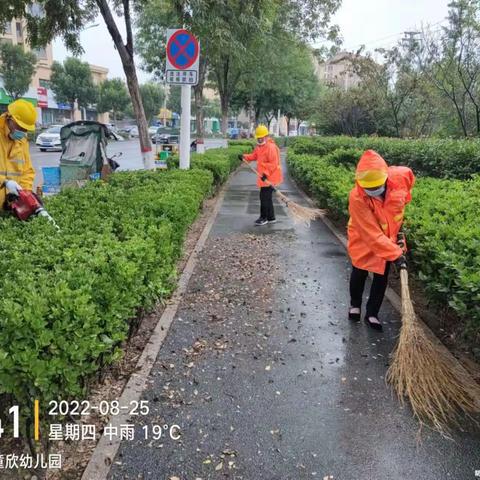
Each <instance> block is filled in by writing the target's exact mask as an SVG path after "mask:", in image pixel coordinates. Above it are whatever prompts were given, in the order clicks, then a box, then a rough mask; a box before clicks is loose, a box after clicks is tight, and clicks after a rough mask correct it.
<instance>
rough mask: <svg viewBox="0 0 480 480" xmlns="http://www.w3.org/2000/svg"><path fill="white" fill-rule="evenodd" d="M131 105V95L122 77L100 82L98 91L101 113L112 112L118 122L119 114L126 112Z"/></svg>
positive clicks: (98, 107) (98, 104)
mask: <svg viewBox="0 0 480 480" xmlns="http://www.w3.org/2000/svg"><path fill="white" fill-rule="evenodd" d="M129 105H130V96H129V94H128V90H127V88H126V86H125V82H124V81H123V80H122V79H121V78H112V79H111V80H109V79H108V80H105V81H104V82H102V83H101V84H100V88H99V91H98V102H97V110H98V111H99V112H100V113H103V112H112V115H113V121H114V122H115V123H116V122H117V115H118V114H119V113H125V111H126V110H127V108H128V106H129Z"/></svg>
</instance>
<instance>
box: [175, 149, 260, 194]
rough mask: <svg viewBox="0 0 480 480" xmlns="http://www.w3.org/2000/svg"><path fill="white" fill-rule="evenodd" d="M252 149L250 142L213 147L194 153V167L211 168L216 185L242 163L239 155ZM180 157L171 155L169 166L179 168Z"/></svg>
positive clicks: (222, 181)
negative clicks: (201, 152)
mask: <svg viewBox="0 0 480 480" xmlns="http://www.w3.org/2000/svg"><path fill="white" fill-rule="evenodd" d="M249 151H251V145H250V144H238V145H237V144H233V145H231V146H230V147H229V148H228V149H225V148H212V149H210V150H207V151H206V152H205V153H203V154H200V153H193V154H192V155H191V158H190V167H191V168H192V169H203V170H210V171H211V172H212V173H213V178H214V182H215V184H216V185H220V184H222V183H224V182H225V181H226V180H227V178H228V176H229V175H230V173H231V172H232V171H233V170H235V169H236V168H237V167H238V166H239V165H240V160H239V158H238V156H239V155H240V154H241V153H246V152H249ZM178 163H179V158H178V156H177V155H175V156H172V157H169V159H168V161H167V165H168V168H170V169H175V168H178Z"/></svg>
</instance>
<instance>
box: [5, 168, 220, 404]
mask: <svg viewBox="0 0 480 480" xmlns="http://www.w3.org/2000/svg"><path fill="white" fill-rule="evenodd" d="M212 186H213V175H212V173H211V172H208V171H205V170H191V171H159V172H128V173H117V174H114V175H113V176H112V178H111V182H110V183H109V184H105V183H103V182H90V183H89V184H88V185H87V186H86V187H85V188H82V189H71V190H66V191H64V192H62V193H60V194H59V195H57V196H55V197H53V198H51V199H48V200H47V202H46V203H47V205H46V206H47V208H48V210H49V211H50V213H51V214H52V216H53V217H54V218H55V220H56V221H57V223H58V225H59V226H60V228H61V230H60V231H59V232H58V231H56V230H55V229H54V228H53V227H52V225H51V224H50V223H48V221H46V220H45V219H43V218H37V219H34V220H32V221H29V222H19V221H17V220H15V219H13V218H10V217H6V218H2V219H0V252H1V256H0V268H1V270H2V275H1V277H0V293H1V300H0V324H1V325H0V328H1V331H2V334H1V335H0V359H1V362H0V393H2V394H11V395H12V396H13V399H14V401H15V402H18V403H19V404H20V405H29V406H30V405H31V404H32V399H33V398H37V399H40V401H41V402H42V403H43V404H45V402H48V401H49V400H50V399H58V398H66V399H68V398H72V397H76V398H81V397H82V396H83V395H84V394H85V389H86V385H87V382H88V379H89V377H90V376H91V375H92V374H93V373H94V372H96V371H97V370H98V369H99V368H100V367H101V366H102V365H104V364H107V363H111V362H113V361H114V360H116V359H118V358H119V356H120V355H121V350H120V345H121V342H123V341H124V340H125V339H126V337H127V335H128V331H129V320H130V319H133V318H134V317H135V316H136V314H137V312H138V309H139V308H140V307H150V306H152V305H153V303H154V302H155V301H156V300H157V299H158V298H160V297H165V296H166V295H168V294H169V293H170V292H171V291H172V289H173V287H174V283H175V275H176V260H177V259H178V257H179V255H180V253H181V249H182V244H183V239H184V236H185V233H186V231H187V228H188V226H189V225H190V224H191V223H192V222H193V220H194V219H195V217H196V216H197V213H198V211H199V208H200V206H201V204H202V201H203V199H204V198H205V197H206V196H208V195H209V194H210V192H211V191H212ZM25 411H27V410H26V409H25Z"/></svg>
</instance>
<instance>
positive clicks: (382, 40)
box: [343, 18, 448, 51]
mask: <svg viewBox="0 0 480 480" xmlns="http://www.w3.org/2000/svg"><path fill="white" fill-rule="evenodd" d="M447 20H448V19H446V18H444V19H443V20H440V21H439V22H436V23H434V24H432V25H429V27H430V28H431V27H436V26H437V25H440V24H442V23H444V22H445V21H447ZM439 30H440V29H435V30H434V31H439ZM406 33H411V32H406V31H405V30H404V31H403V32H398V33H394V34H391V35H388V36H386V37H382V38H377V39H374V40H370V41H368V42H362V43H358V44H356V45H350V46H348V47H347V46H343V49H344V50H348V51H353V50H356V49H358V48H360V47H362V46H365V47H366V46H371V45H375V44H378V43H382V42H384V41H385V40H388V39H390V38H392V39H393V38H394V40H392V41H390V42H387V44H388V45H390V44H392V43H396V42H397V38H398V37H400V36H403V35H405V34H406Z"/></svg>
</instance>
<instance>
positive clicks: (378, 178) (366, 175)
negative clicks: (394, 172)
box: [355, 170, 388, 188]
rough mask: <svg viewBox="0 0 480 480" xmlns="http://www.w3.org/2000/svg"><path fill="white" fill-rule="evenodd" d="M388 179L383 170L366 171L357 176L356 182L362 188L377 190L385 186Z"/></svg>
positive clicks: (358, 173)
mask: <svg viewBox="0 0 480 480" xmlns="http://www.w3.org/2000/svg"><path fill="white" fill-rule="evenodd" d="M387 178H388V174H387V172H385V171H383V170H365V171H363V172H357V173H356V174H355V180H356V181H357V182H358V184H359V185H360V186H361V187H362V188H376V187H380V186H381V185H383V184H384V183H385V182H386V181H387Z"/></svg>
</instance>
